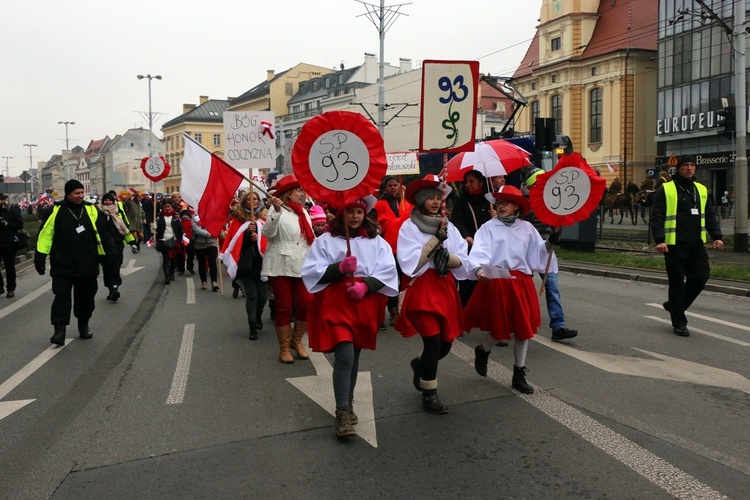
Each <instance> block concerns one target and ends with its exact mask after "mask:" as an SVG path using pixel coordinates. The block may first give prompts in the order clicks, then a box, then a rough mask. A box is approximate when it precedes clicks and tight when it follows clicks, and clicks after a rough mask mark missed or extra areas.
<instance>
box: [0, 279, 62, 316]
mask: <svg viewBox="0 0 750 500" xmlns="http://www.w3.org/2000/svg"><path fill="white" fill-rule="evenodd" d="M47 290H52V282H51V281H50V282H48V283H47V284H46V285H44V286H42V287H41V288H37V289H36V290H34V291H33V292H31V293H29V294H27V295H24V296H23V297H21V298H20V299H17V300H14V301H13V303H12V304H11V305H9V306H6V307H3V308H2V309H0V319H3V318H4V317H6V316H7V315H9V314H10V313H12V312H14V311H17V310H19V309H21V308H22V307H23V306H25V305H26V304H28V303H29V302H31V301H32V300H34V299H36V298H37V297H39V296H40V295H42V294H43V293H44V292H46V291H47Z"/></svg>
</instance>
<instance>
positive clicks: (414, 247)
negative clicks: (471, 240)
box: [396, 219, 469, 280]
mask: <svg viewBox="0 0 750 500" xmlns="http://www.w3.org/2000/svg"><path fill="white" fill-rule="evenodd" d="M447 228H448V239H447V240H445V242H443V246H444V247H445V248H447V249H448V251H449V252H450V253H452V254H454V255H456V256H457V257H458V258H459V259H460V260H461V266H460V267H456V268H453V269H449V270H450V272H451V273H453V277H454V278H456V279H457V280H465V279H468V277H469V267H468V262H469V257H468V255H467V250H468V248H469V246H468V245H467V243H466V240H465V239H463V238H462V237H461V233H459V232H458V229H456V227H455V226H454V225H453V224H451V223H450V222H449V223H448V226H447ZM432 237H433V235H432V234H427V233H423V232H422V231H420V230H419V228H418V227H417V225H416V224H414V223H413V222H412V221H411V219H407V220H406V221H404V224H403V225H402V226H401V230H400V231H399V232H398V243H397V245H396V259H398V265H399V266H400V267H401V272H403V273H404V274H406V275H407V276H411V277H417V276H422V275H423V274H424V273H426V272H427V270H428V269H434V268H435V263H434V262H433V260H432V259H430V260H429V261H428V262H427V263H426V264H425V265H424V266H422V267H421V268H420V269H417V265H418V264H419V257H420V255H421V254H422V247H424V245H425V243H427V242H428V241H429V239H430V238H432Z"/></svg>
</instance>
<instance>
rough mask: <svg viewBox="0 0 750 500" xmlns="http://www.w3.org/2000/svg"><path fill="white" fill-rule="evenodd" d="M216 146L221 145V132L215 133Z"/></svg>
mask: <svg viewBox="0 0 750 500" xmlns="http://www.w3.org/2000/svg"><path fill="white" fill-rule="evenodd" d="M214 147H215V148H220V147H221V134H214Z"/></svg>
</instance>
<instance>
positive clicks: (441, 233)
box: [435, 224, 448, 243]
mask: <svg viewBox="0 0 750 500" xmlns="http://www.w3.org/2000/svg"><path fill="white" fill-rule="evenodd" d="M435 238H437V239H438V241H439V242H441V243H442V242H443V241H445V240H447V239H448V228H447V227H445V226H443V225H442V224H441V225H439V226H438V228H437V231H435Z"/></svg>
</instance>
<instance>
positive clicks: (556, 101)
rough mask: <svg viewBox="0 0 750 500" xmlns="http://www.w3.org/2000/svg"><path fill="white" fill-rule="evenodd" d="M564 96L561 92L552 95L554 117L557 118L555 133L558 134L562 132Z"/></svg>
mask: <svg viewBox="0 0 750 500" xmlns="http://www.w3.org/2000/svg"><path fill="white" fill-rule="evenodd" d="M562 104H563V103H562V96H561V95H560V94H555V95H553V96H552V118H554V119H555V133H556V134H562V118H563V109H562Z"/></svg>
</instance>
